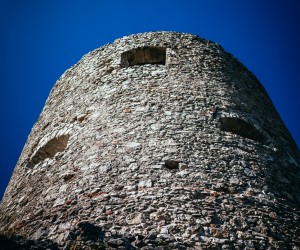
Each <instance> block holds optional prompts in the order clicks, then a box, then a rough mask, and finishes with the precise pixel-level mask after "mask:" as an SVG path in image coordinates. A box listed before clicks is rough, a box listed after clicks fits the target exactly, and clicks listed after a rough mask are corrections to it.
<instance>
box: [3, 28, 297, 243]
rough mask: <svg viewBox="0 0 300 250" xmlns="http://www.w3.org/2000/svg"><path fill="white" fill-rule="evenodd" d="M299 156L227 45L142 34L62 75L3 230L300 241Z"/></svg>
mask: <svg viewBox="0 0 300 250" xmlns="http://www.w3.org/2000/svg"><path fill="white" fill-rule="evenodd" d="M299 160H300V157H299V150H298V148H297V146H296V144H295V142H294V141H293V139H292V137H291V135H290V134H289V132H288V130H287V129H286V127H285V126H284V124H283V122H282V121H281V119H280V117H279V115H278V113H277V112H276V110H275V109H274V107H273V104H272V102H271V100H270V99H269V97H268V95H267V93H266V91H265V90H264V88H263V87H262V85H261V84H260V83H259V81H258V80H257V79H256V78H255V76H254V75H253V74H252V73H250V72H249V71H248V70H247V69H246V68H245V67H244V66H243V65H242V64H241V63H239V62H238V61H237V59H235V58H234V57H233V56H232V55H230V54H229V53H227V52H225V51H224V50H223V48H222V47H221V46H219V45H217V44H215V43H212V42H210V41H207V40H204V39H201V38H199V37H198V36H195V35H190V34H182V33H175V32H151V33H143V34H137V35H132V36H128V37H124V38H121V39H118V40H116V41H115V42H114V43H113V44H108V45H105V46H103V47H101V48H99V49H96V50H94V51H92V52H90V53H88V54H87V55H85V56H84V57H83V58H82V59H81V60H80V61H79V62H78V63H77V64H76V65H74V66H73V67H72V68H71V69H69V70H67V71H66V72H65V73H64V74H63V75H62V76H61V77H60V78H59V80H58V81H57V83H56V84H55V86H54V87H53V89H52V91H51V93H50V96H49V98H48V100H47V102H46V104H45V107H44V109H43V111H42V113H41V115H40V117H39V119H38V121H37V122H36V124H35V126H34V127H33V129H32V131H31V133H30V135H29V137H28V140H27V143H26V145H25V147H24V149H23V152H22V154H21V156H20V159H19V161H18V163H17V166H16V168H15V171H14V173H13V176H12V178H11V181H10V183H9V186H8V187H7V189H6V192H5V195H4V198H3V200H2V203H1V205H0V209H1V210H0V211H1V212H0V231H1V232H2V234H13V235H19V237H23V238H25V239H26V238H27V239H31V240H36V241H39V242H42V241H43V240H44V241H47V242H48V241H51V242H53V244H55V246H56V244H57V246H58V247H61V248H63V247H65V249H90V248H91V247H94V248H95V247H97V246H98V248H99V249H102V248H118V249H300V228H299V225H300V211H299V207H300V181H299V180H300V174H299V171H300V165H299V164H300V163H299ZM94 248H93V249H94ZM53 249H55V248H53Z"/></svg>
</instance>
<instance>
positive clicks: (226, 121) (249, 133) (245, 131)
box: [220, 117, 266, 143]
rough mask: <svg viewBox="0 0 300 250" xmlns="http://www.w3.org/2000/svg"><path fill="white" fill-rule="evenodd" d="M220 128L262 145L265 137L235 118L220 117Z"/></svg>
mask: <svg viewBox="0 0 300 250" xmlns="http://www.w3.org/2000/svg"><path fill="white" fill-rule="evenodd" d="M220 123H221V128H222V130H224V131H226V132H231V133H233V134H237V135H240V136H242V137H245V138H248V139H251V140H254V141H258V142H260V143H264V142H265V141H266V138H265V136H264V135H263V134H262V133H261V132H260V131H259V130H258V129H256V128H255V127H254V126H253V125H251V124H250V123H248V122H246V121H244V120H242V119H240V118H237V117H221V118H220Z"/></svg>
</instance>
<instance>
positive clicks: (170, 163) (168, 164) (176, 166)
mask: <svg viewBox="0 0 300 250" xmlns="http://www.w3.org/2000/svg"><path fill="white" fill-rule="evenodd" d="M165 167H166V168H168V169H176V170H178V169H179V161H174V160H167V161H165Z"/></svg>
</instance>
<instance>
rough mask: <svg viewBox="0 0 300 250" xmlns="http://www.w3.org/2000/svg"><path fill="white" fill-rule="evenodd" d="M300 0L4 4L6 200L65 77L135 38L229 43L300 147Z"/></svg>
mask: <svg viewBox="0 0 300 250" xmlns="http://www.w3.org/2000/svg"><path fill="white" fill-rule="evenodd" d="M297 2H298V1H297V0H285V1H283V0H272V1H269V0H243V1H241V0H226V1H225V0H181V1H176V0H172V1H169V0H167V1H163V0H160V1H158V0H151V1H133V0H127V1H124V0H123V1H121V0H114V1H108V0H106V1H102V0H98V1H96V0H81V1H77V0H72V1H69V0H60V1H58V0H45V1H39V0H28V1H24V0H0V53H1V54H0V55H1V67H0V80H1V82H0V112H1V113H0V114H1V122H0V198H1V197H2V194H3V192H4V190H5V187H6V186H7V183H8V181H9V178H10V176H11V174H12V171H13V169H14V166H15V164H16V162H17V160H18V157H19V156H20V154H21V151H22V149H23V146H24V144H25V142H26V139H27V136H28V135H29V133H30V130H31V128H32V126H33V125H34V123H35V122H36V120H37V118H38V116H39V114H40V112H41V110H42V108H43V106H44V103H45V101H46V99H47V97H48V94H49V92H50V90H51V88H52V87H53V85H54V83H55V81H56V80H57V79H58V78H59V76H60V75H61V74H62V73H63V72H64V71H65V70H67V69H68V68H70V67H71V66H72V65H73V64H75V63H76V62H77V61H78V60H79V59H80V58H81V57H82V56H83V55H84V54H86V53H87V52H89V51H91V50H93V49H96V48H98V47H100V46H102V45H104V44H106V43H112V42H113V41H114V40H115V39H116V38H120V37H123V36H126V35H129V34H133V33H140V32H146V31H158V30H166V31H179V32H186V33H192V34H197V35H199V36H201V37H203V38H206V39H209V40H212V41H214V42H216V43H219V44H221V45H222V46H223V47H224V48H225V50H227V51H228V52H230V53H232V54H233V55H234V56H235V57H237V58H238V59H239V60H240V61H241V62H242V63H243V64H244V65H245V66H246V67H247V68H248V69H249V70H251V71H252V72H253V73H254V74H255V75H256V76H257V77H258V79H259V80H260V81H261V83H262V84H263V85H264V87H265V88H266V90H267V92H268V93H269V95H270V97H271V99H272V101H273V103H274V105H275V107H276V109H277V110H278V112H279V113H280V115H281V117H282V119H283V121H284V123H285V124H286V126H287V127H288V129H289V130H290V132H291V133H292V135H293V137H294V139H295V140H296V142H297V144H298V145H300V129H299V127H300V121H299V120H300V119H299V113H300V112H299V108H300V101H299V94H300V87H299V77H300V63H299V59H300V6H299V4H298V3H297Z"/></svg>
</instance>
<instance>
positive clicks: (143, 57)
mask: <svg viewBox="0 0 300 250" xmlns="http://www.w3.org/2000/svg"><path fill="white" fill-rule="evenodd" d="M143 64H162V65H165V64H166V48H162V47H142V48H136V49H132V50H129V51H127V52H124V53H123V54H122V55H121V67H122V68H127V67H130V66H134V65H143Z"/></svg>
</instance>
